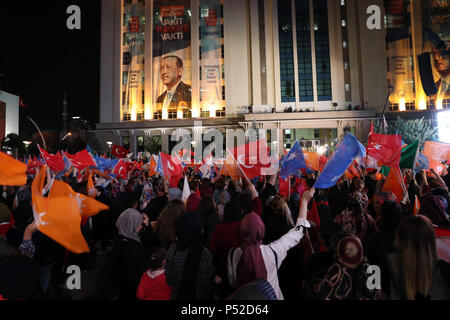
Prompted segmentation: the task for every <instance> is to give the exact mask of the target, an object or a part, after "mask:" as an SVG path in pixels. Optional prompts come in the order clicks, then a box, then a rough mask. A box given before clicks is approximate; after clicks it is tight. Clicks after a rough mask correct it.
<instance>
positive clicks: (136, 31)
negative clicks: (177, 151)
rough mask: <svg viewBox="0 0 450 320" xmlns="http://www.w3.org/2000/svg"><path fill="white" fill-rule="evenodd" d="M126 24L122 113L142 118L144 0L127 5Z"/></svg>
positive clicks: (132, 117)
mask: <svg viewBox="0 0 450 320" xmlns="http://www.w3.org/2000/svg"><path fill="white" fill-rule="evenodd" d="M124 10H125V19H126V21H124V22H125V24H126V26H127V31H126V33H125V34H124V36H123V40H122V41H123V43H122V44H123V45H124V46H128V47H129V51H124V56H123V59H124V60H125V61H123V64H124V73H123V75H122V77H123V79H122V81H123V86H124V89H125V97H124V98H123V101H122V115H123V116H124V115H127V116H129V117H130V119H131V120H137V118H138V115H139V118H142V116H143V113H144V101H143V95H142V92H143V90H144V53H145V48H144V38H145V5H144V4H143V3H142V2H137V3H132V4H131V3H130V4H127V5H125V8H124ZM130 119H127V120H130Z"/></svg>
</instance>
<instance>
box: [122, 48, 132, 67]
mask: <svg viewBox="0 0 450 320" xmlns="http://www.w3.org/2000/svg"><path fill="white" fill-rule="evenodd" d="M130 62H131V53H130V52H129V51H125V52H124V53H123V59H122V64H123V65H125V66H127V65H129V64H130Z"/></svg>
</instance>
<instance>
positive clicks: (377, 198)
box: [372, 191, 397, 217]
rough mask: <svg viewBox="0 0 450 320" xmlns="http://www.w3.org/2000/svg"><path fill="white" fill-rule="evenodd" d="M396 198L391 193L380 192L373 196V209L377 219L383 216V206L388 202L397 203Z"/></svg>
mask: <svg viewBox="0 0 450 320" xmlns="http://www.w3.org/2000/svg"><path fill="white" fill-rule="evenodd" d="M396 199H397V198H396V196H395V194H393V193H392V192H390V191H382V192H378V193H376V194H375V195H374V196H373V201H372V203H373V208H374V210H375V213H376V214H377V217H379V216H381V206H382V205H383V203H384V202H386V201H396Z"/></svg>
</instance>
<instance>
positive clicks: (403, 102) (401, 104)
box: [398, 98, 406, 111]
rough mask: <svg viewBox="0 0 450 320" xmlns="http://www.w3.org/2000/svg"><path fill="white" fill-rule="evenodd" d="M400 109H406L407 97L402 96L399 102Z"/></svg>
mask: <svg viewBox="0 0 450 320" xmlns="http://www.w3.org/2000/svg"><path fill="white" fill-rule="evenodd" d="M398 110H399V111H406V100H405V98H400V101H399V103H398Z"/></svg>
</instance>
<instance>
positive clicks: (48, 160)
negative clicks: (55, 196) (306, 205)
mask: <svg viewBox="0 0 450 320" xmlns="http://www.w3.org/2000/svg"><path fill="white" fill-rule="evenodd" d="M38 148H39V151H40V153H41V155H42V158H43V159H44V161H45V164H46V165H47V166H48V167H49V168H50V170H52V171H53V172H54V173H59V172H61V171H63V170H64V169H65V167H66V163H65V162H64V159H63V155H62V154H61V153H59V151H58V153H57V154H50V153H49V152H47V151H46V150H44V149H42V148H41V146H39V145H38Z"/></svg>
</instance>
